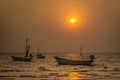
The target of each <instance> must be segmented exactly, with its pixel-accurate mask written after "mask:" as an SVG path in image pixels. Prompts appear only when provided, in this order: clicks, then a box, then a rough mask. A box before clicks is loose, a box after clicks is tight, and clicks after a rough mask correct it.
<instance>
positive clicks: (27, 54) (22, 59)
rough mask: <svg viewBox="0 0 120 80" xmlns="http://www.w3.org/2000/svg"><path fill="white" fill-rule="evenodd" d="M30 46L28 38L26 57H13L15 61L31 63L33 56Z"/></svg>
mask: <svg viewBox="0 0 120 80" xmlns="http://www.w3.org/2000/svg"><path fill="white" fill-rule="evenodd" d="M29 50H30V45H28V38H27V39H26V52H25V56H24V57H16V56H12V59H13V61H25V62H29V61H31V60H32V54H29Z"/></svg>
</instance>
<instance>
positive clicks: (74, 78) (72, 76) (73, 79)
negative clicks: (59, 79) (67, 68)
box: [68, 72, 80, 80]
mask: <svg viewBox="0 0 120 80" xmlns="http://www.w3.org/2000/svg"><path fill="white" fill-rule="evenodd" d="M68 80H80V79H79V74H78V73H77V72H70V73H69V74H68Z"/></svg>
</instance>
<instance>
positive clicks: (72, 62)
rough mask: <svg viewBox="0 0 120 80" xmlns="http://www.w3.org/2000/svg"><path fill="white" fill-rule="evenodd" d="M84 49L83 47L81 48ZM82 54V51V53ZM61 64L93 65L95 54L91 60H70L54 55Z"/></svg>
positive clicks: (91, 56)
mask: <svg viewBox="0 0 120 80" xmlns="http://www.w3.org/2000/svg"><path fill="white" fill-rule="evenodd" d="M81 50H82V49H81ZM81 56H82V53H81ZM54 58H55V59H56V61H57V63H58V64H60V65H91V64H92V63H93V60H94V59H95V58H94V55H90V60H81V61H80V60H69V59H64V58H60V57H57V56H55V57H54Z"/></svg>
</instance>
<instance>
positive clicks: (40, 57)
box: [37, 48, 45, 59]
mask: <svg viewBox="0 0 120 80" xmlns="http://www.w3.org/2000/svg"><path fill="white" fill-rule="evenodd" d="M37 58H39V59H44V58H45V56H44V55H42V54H40V53H39V48H38V54H37Z"/></svg>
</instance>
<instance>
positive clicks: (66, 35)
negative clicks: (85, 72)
mask: <svg viewBox="0 0 120 80" xmlns="http://www.w3.org/2000/svg"><path fill="white" fill-rule="evenodd" d="M119 8H120V1H119V0H34V1H33V0H19V1H16V0H12V1H10V0H8V1H4V0H3V1H0V51H1V52H2V51H3V52H4V51H11V52H12V51H24V48H25V47H24V46H25V39H26V37H29V39H30V43H31V51H37V48H38V47H39V48H40V49H41V51H51V52H54V51H55V52H59V51H61V52H64V51H79V46H80V45H83V47H84V48H85V51H88V52H111V51H112V52H119V51H120V44H119V43H120V42H119V40H120V36H119V34H120V29H119V27H120V9H119ZM73 16H74V17H76V19H77V22H76V24H74V25H73V24H70V23H69V19H70V18H71V17H73ZM11 46H12V47H11Z"/></svg>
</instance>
